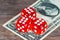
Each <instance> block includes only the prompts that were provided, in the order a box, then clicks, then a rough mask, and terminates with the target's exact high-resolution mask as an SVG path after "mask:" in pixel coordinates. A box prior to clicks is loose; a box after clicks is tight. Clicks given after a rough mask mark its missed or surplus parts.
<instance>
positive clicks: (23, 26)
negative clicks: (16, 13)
mask: <svg viewBox="0 0 60 40" xmlns="http://www.w3.org/2000/svg"><path fill="white" fill-rule="evenodd" d="M29 23H30V21H29V19H28V18H27V17H20V18H19V19H18V20H17V22H16V28H17V30H18V31H19V32H28V31H29Z"/></svg>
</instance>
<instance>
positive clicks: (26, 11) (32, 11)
mask: <svg viewBox="0 0 60 40" xmlns="http://www.w3.org/2000/svg"><path fill="white" fill-rule="evenodd" d="M21 16H24V17H29V18H31V19H32V18H36V11H35V9H34V8H33V7H27V8H25V9H23V10H22V12H21Z"/></svg>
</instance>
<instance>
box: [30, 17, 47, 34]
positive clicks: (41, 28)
mask: <svg viewBox="0 0 60 40" xmlns="http://www.w3.org/2000/svg"><path fill="white" fill-rule="evenodd" d="M47 28H48V25H47V23H46V21H45V20H44V19H42V18H40V19H38V18H36V19H35V20H33V21H32V25H31V30H32V31H33V32H34V33H35V34H43V33H44V32H45V31H46V29H47Z"/></svg>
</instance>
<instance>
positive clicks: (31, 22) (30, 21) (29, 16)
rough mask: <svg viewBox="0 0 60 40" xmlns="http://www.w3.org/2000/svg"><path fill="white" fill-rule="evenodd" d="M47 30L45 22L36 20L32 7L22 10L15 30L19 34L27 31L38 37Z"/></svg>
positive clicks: (40, 19) (39, 19) (41, 19)
mask: <svg viewBox="0 0 60 40" xmlns="http://www.w3.org/2000/svg"><path fill="white" fill-rule="evenodd" d="M47 28H48V25H47V22H46V21H45V20H44V19H43V18H37V16H36V10H35V9H34V8H33V7H27V8H24V9H23V10H22V11H21V16H20V18H18V20H17V22H16V29H17V30H18V31H19V32H22V33H27V32H29V31H31V32H33V33H35V34H37V35H40V34H43V33H44V32H45V31H46V30H47Z"/></svg>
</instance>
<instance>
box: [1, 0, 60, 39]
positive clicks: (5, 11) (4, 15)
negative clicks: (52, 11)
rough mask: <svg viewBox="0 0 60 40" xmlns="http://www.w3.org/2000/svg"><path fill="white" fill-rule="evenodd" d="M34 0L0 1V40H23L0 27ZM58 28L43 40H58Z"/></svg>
mask: <svg viewBox="0 0 60 40" xmlns="http://www.w3.org/2000/svg"><path fill="white" fill-rule="evenodd" d="M35 1H36V0H0V40H23V39H22V38H20V37H18V36H17V35H15V34H13V33H12V32H10V31H8V30H7V29H5V28H4V27H2V25H3V24H4V23H5V22H6V21H8V20H9V19H11V18H12V17H14V16H15V15H17V14H18V13H19V12H20V11H21V9H23V8H25V7H27V6H29V5H31V4H32V3H34V2H35ZM59 39H60V27H59V28H58V29H56V30H55V31H54V32H53V33H51V34H50V35H48V36H47V37H46V38H45V39H44V40H59Z"/></svg>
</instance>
